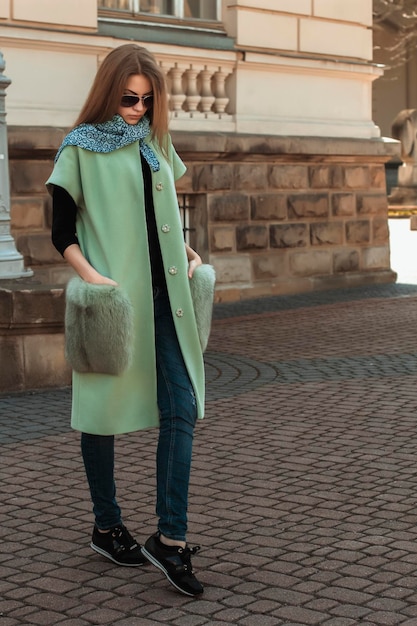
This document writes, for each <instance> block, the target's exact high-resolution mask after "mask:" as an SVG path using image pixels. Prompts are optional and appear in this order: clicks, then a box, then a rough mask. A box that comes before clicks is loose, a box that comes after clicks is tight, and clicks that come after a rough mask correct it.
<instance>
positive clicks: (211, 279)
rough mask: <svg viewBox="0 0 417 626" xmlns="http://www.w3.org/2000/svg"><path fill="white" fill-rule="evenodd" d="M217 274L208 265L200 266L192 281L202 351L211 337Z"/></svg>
mask: <svg viewBox="0 0 417 626" xmlns="http://www.w3.org/2000/svg"><path fill="white" fill-rule="evenodd" d="M215 283H216V273H215V271H214V267H213V266H212V265H209V264H207V263H203V265H198V266H197V267H196V268H195V270H194V273H193V276H192V278H191V280H190V290H191V298H192V300H193V306H194V315H195V321H196V324H197V330H198V336H199V339H200V345H201V350H202V351H203V352H204V351H205V349H206V348H207V343H208V339H209V336H210V328H211V317H212V314H213V300H214V285H215Z"/></svg>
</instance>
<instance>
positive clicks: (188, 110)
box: [158, 58, 235, 131]
mask: <svg viewBox="0 0 417 626" xmlns="http://www.w3.org/2000/svg"><path fill="white" fill-rule="evenodd" d="M158 60H159V62H160V66H161V69H162V70H163V71H164V73H165V75H166V77H167V84H168V97H169V107H170V110H171V122H170V126H171V128H172V129H173V130H183V129H184V130H185V129H189V130H192V128H190V122H191V123H192V122H194V125H195V126H198V129H199V130H203V131H204V130H214V129H217V130H220V127H221V128H222V129H223V130H227V131H233V130H234V111H233V105H232V98H231V96H230V87H229V85H230V79H231V77H232V74H233V71H234V66H235V61H231V60H223V61H221V62H220V63H219V62H214V63H213V62H211V63H208V62H207V60H206V59H201V60H193V59H186V58H185V59H183V60H178V58H176V59H167V58H162V59H160V58H158ZM190 61H191V62H190ZM219 124H220V127H219Z"/></svg>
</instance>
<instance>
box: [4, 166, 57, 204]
mask: <svg viewBox="0 0 417 626" xmlns="http://www.w3.org/2000/svg"><path fill="white" fill-rule="evenodd" d="M9 166H10V182H11V186H10V193H11V195H20V194H33V193H42V194H45V193H46V188H45V181H46V180H47V179H48V178H49V176H50V174H51V171H52V163H51V161H27V160H25V159H22V160H16V161H10V164H9Z"/></svg>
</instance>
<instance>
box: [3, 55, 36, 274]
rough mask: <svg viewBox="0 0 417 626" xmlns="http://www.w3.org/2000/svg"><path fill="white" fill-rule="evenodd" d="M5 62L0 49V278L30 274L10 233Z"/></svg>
mask: <svg viewBox="0 0 417 626" xmlns="http://www.w3.org/2000/svg"><path fill="white" fill-rule="evenodd" d="M5 67H6V64H5V62H4V58H3V54H2V53H1V51H0V280H3V279H10V278H23V277H28V276H32V275H33V272H32V270H30V269H25V267H24V263H23V257H22V255H21V254H20V253H19V252H18V251H17V250H16V246H15V243H14V239H13V237H12V236H11V234H10V187H9V157H8V149H7V125H6V88H7V87H8V86H9V85H10V83H11V82H12V81H11V80H10V78H7V76H4V75H3V72H4V69H5Z"/></svg>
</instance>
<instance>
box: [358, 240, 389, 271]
mask: <svg viewBox="0 0 417 626" xmlns="http://www.w3.org/2000/svg"><path fill="white" fill-rule="evenodd" d="M362 268H363V269H364V270H369V269H373V270H377V269H389V268H390V253H389V246H388V245H386V246H376V247H372V248H365V249H364V250H362Z"/></svg>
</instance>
